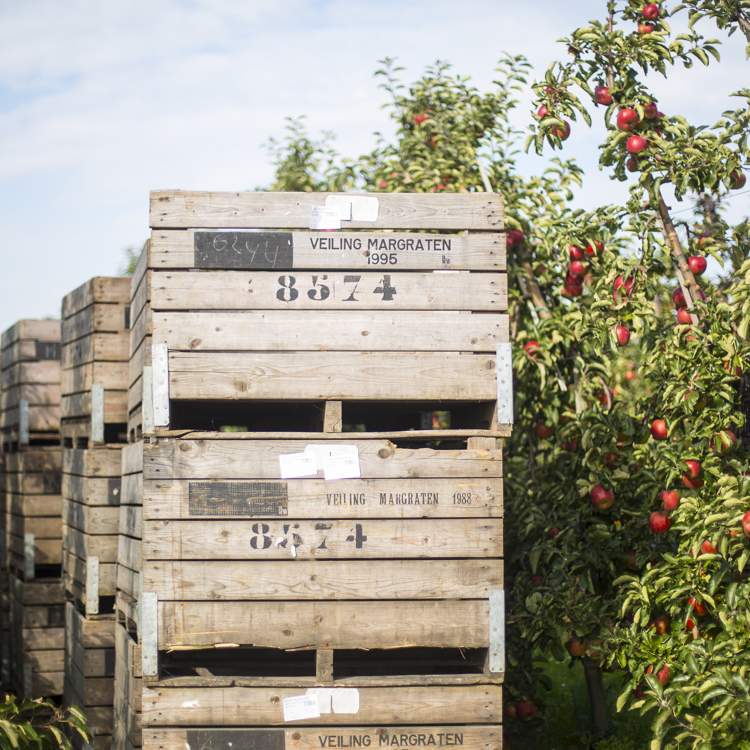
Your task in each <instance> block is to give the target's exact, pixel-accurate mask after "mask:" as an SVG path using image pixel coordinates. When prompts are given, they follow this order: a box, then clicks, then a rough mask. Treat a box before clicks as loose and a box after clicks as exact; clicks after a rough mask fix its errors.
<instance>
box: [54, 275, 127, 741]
mask: <svg viewBox="0 0 750 750" xmlns="http://www.w3.org/2000/svg"><path fill="white" fill-rule="evenodd" d="M129 325H130V279H129V278H109V277H96V278H93V279H90V280H89V281H87V282H86V283H85V284H83V285H82V286H80V287H79V288H78V289H75V290H74V291H72V292H71V293H70V294H68V295H67V296H66V297H64V298H63V302H62V389H61V390H62V393H61V396H62V399H61V425H60V432H61V438H62V443H63V446H64V447H63V513H62V515H63V582H64V585H65V591H66V594H67V597H68V603H67V606H66V610H65V618H66V619H65V628H66V630H65V689H64V700H65V702H66V703H67V704H69V705H78V706H80V707H82V708H83V710H84V713H85V714H86V717H87V719H88V722H89V726H90V727H91V729H92V730H93V733H94V737H95V741H94V747H95V748H97V750H103V749H104V748H109V747H110V746H111V743H112V733H113V728H114V709H113V700H114V680H115V593H116V581H117V548H118V535H119V525H120V499H121V495H122V488H121V469H122V448H123V445H124V443H125V440H126V439H127V396H128V354H129V352H128V337H129ZM73 742H74V744H75V743H78V744H80V739H79V737H78V736H77V735H75V736H74V738H73Z"/></svg>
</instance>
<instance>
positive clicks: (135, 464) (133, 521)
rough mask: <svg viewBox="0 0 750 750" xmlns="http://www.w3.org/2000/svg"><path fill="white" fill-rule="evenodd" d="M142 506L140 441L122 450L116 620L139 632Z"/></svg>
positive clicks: (129, 629)
mask: <svg viewBox="0 0 750 750" xmlns="http://www.w3.org/2000/svg"><path fill="white" fill-rule="evenodd" d="M142 508H143V440H141V441H139V442H137V443H132V444H129V445H126V446H125V447H124V448H123V450H122V495H121V500H120V523H119V537H118V548H117V594H116V599H115V608H116V612H117V621H118V623H121V624H122V625H123V627H124V628H125V629H126V630H127V631H128V632H129V633H135V634H137V632H138V599H139V597H140V591H141V536H142V533H141V526H142V522H141V519H142Z"/></svg>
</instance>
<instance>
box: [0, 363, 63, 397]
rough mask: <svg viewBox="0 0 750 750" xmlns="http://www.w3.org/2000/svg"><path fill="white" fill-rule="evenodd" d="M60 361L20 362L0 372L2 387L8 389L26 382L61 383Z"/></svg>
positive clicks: (0, 384)
mask: <svg viewBox="0 0 750 750" xmlns="http://www.w3.org/2000/svg"><path fill="white" fill-rule="evenodd" d="M59 382H60V361H59V360H54V359H50V360H44V361H41V362H19V363H17V364H15V365H11V366H10V367H8V368H7V369H5V370H3V371H2V373H0V388H2V389H3V390H7V389H8V388H12V387H13V386H16V385H23V384H24V383H53V384H54V383H59Z"/></svg>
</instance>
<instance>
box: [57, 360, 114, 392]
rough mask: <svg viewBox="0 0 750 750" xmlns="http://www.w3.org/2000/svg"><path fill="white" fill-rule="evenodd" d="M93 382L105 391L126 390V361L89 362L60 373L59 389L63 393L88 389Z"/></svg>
mask: <svg viewBox="0 0 750 750" xmlns="http://www.w3.org/2000/svg"><path fill="white" fill-rule="evenodd" d="M94 383H99V384H101V385H103V386H104V390H105V391H117V390H122V391H124V390H126V389H127V387H128V363H127V362H89V363H88V364H85V365H79V366H78V367H73V368H70V369H66V370H62V372H61V374H60V389H61V391H62V393H63V394H65V395H66V396H67V395H70V394H72V393H81V392H83V391H90V390H91V386H92V385H94Z"/></svg>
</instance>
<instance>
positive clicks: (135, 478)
mask: <svg viewBox="0 0 750 750" xmlns="http://www.w3.org/2000/svg"><path fill="white" fill-rule="evenodd" d="M137 445H141V444H140V443H137ZM142 504H143V473H139V474H125V475H123V477H122V495H121V499H120V505H142Z"/></svg>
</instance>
